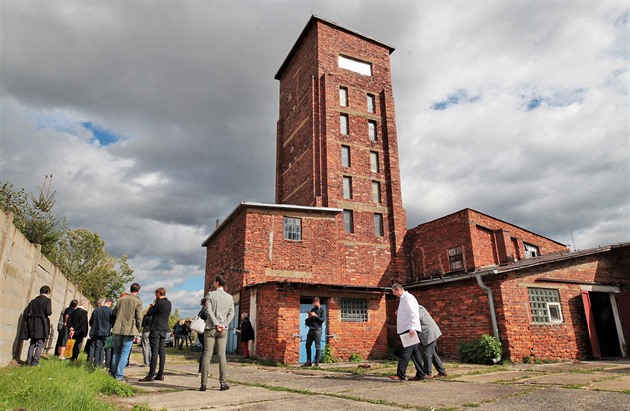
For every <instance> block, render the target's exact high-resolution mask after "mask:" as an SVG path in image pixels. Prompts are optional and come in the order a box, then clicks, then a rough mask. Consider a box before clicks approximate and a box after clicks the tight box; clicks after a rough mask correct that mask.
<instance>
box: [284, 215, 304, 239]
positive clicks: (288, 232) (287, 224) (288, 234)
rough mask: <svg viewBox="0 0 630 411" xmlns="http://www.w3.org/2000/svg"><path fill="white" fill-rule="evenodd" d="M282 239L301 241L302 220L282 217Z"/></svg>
mask: <svg viewBox="0 0 630 411" xmlns="http://www.w3.org/2000/svg"><path fill="white" fill-rule="evenodd" d="M282 232H283V237H284V239H285V240H294V241H301V240H302V219H301V218H292V217H284V227H283V230H282Z"/></svg>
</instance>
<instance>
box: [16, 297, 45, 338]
mask: <svg viewBox="0 0 630 411" xmlns="http://www.w3.org/2000/svg"><path fill="white" fill-rule="evenodd" d="M51 314H52V304H51V302H50V298H48V297H47V296H45V295H43V294H40V295H38V296H37V297H35V298H33V299H32V300H31V302H29V303H28V306H27V307H26V309H25V310H24V313H23V317H22V318H23V320H26V324H25V325H26V334H23V336H22V337H26V338H23V339H28V338H35V339H41V338H48V336H49V335H50V319H49V318H48V316H49V315H51Z"/></svg>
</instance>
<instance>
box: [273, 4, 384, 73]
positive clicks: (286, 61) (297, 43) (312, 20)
mask: <svg viewBox="0 0 630 411" xmlns="http://www.w3.org/2000/svg"><path fill="white" fill-rule="evenodd" d="M318 21H319V22H322V23H325V24H328V25H329V26H334V27H336V28H337V29H339V30H342V31H345V32H346V33H350V34H354V35H355V36H358V37H361V38H362V39H364V40H367V41H369V42H372V43H376V44H379V45H381V46H383V47H385V48H386V49H388V50H389V54H392V53H393V52H394V50H396V48H395V47H393V46H390V45H389V44H386V43H383V42H381V41H378V40H375V39H373V38H372V37H370V36H367V35H365V34H363V33H359V32H358V31H356V30H352V29H350V28H348V27H344V26H342V25H340V24H337V23H335V22H334V21H331V20H327V19H325V18H323V17H319V16H318V15H316V14H313V15H311V18H310V19H309V20H308V22H307V23H306V26H304V29H303V30H302V33H300V36H299V37H298V39H297V40H296V41H295V44H293V47H292V48H291V51H289V54H288V55H287V57H286V58H285V59H284V62H283V63H282V65H281V66H280V68H279V69H278V72H277V73H276V75H275V76H274V79H276V80H280V77H281V76H282V73H283V72H284V70H285V69H286V68H287V66H288V65H289V63H290V62H291V59H293V56H294V55H295V53H296V52H297V50H298V49H299V48H300V45H301V44H302V42H303V41H304V38H305V37H306V35H307V34H308V32H309V31H310V29H311V27H312V26H313V25H314V24H315V22H318Z"/></svg>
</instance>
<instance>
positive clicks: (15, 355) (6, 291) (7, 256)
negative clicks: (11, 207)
mask: <svg viewBox="0 0 630 411" xmlns="http://www.w3.org/2000/svg"><path fill="white" fill-rule="evenodd" d="M43 285H48V286H50V288H51V290H52V291H51V295H50V297H51V299H52V310H53V313H52V315H51V316H50V322H51V325H52V328H53V330H54V334H51V335H52V338H50V339H49V340H48V341H47V344H46V348H47V349H48V348H49V347H52V348H51V349H50V350H49V351H48V352H49V353H50V354H52V352H53V350H54V346H55V343H56V341H57V320H58V319H59V315H60V314H61V311H62V310H63V309H65V307H67V306H68V305H69V304H70V301H71V300H72V299H75V298H76V299H79V300H80V299H81V298H82V297H83V295H82V294H81V292H80V291H79V290H78V289H77V286H76V285H74V284H72V283H71V282H69V281H68V279H67V278H66V277H65V276H64V275H63V273H62V272H61V271H59V269H58V268H57V267H56V266H54V265H53V264H52V263H51V262H50V261H48V259H47V258H46V257H44V255H43V254H42V253H41V252H40V246H39V245H35V244H31V243H30V242H29V241H28V240H27V239H26V237H24V235H22V233H21V232H20V231H19V230H18V229H17V228H16V227H15V225H13V214H12V213H9V214H5V213H4V212H3V211H2V210H0V366H5V365H7V364H8V363H9V362H10V361H11V360H12V359H16V360H22V361H24V360H26V350H27V348H28V345H27V344H25V343H24V342H22V341H19V340H18V338H17V337H18V331H19V324H20V322H21V316H22V311H24V308H26V306H27V304H28V303H29V301H30V300H32V299H33V298H35V297H37V296H38V295H39V289H40V287H41V286H43ZM91 309H92V308H91V307H89V308H88V311H91Z"/></svg>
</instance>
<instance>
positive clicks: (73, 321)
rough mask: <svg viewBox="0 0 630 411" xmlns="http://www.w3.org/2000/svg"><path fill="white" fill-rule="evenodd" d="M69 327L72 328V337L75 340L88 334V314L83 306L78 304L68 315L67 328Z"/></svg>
mask: <svg viewBox="0 0 630 411" xmlns="http://www.w3.org/2000/svg"><path fill="white" fill-rule="evenodd" d="M70 328H74V336H73V338H74V339H75V340H78V339H79V338H83V337H86V336H87V335H88V314H87V310H86V309H85V308H83V307H81V306H78V307H77V309H76V310H74V312H73V313H72V314H71V315H70V317H68V329H70Z"/></svg>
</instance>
